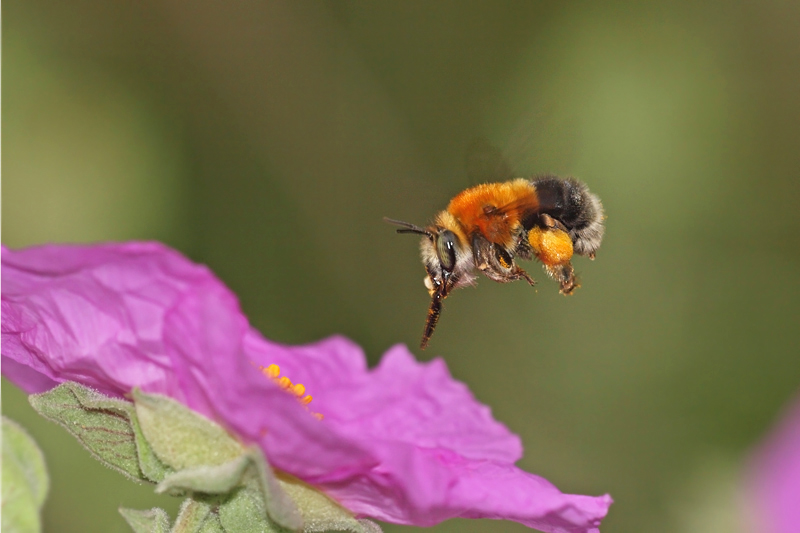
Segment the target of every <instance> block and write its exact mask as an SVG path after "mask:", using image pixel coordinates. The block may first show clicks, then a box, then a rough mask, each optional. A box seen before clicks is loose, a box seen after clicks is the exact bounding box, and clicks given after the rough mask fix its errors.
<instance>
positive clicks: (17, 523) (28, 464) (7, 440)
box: [2, 417, 49, 533]
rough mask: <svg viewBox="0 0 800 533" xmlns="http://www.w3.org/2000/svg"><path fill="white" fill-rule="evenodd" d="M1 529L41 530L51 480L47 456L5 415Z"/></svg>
mask: <svg viewBox="0 0 800 533" xmlns="http://www.w3.org/2000/svg"><path fill="white" fill-rule="evenodd" d="M2 426H3V475H2V481H3V489H2V491H3V513H2V530H3V531H6V532H9V533H27V532H36V531H41V529H42V524H41V519H40V517H39V511H41V508H42V505H43V504H44V500H45V498H46V497H47V489H48V486H49V480H48V477H47V468H46V466H45V463H44V455H43V454H42V452H41V450H40V449H39V447H38V446H37V445H36V441H34V440H33V439H32V438H31V436H30V435H28V434H27V433H26V432H25V430H24V429H22V427H21V426H20V425H19V424H17V423H16V422H13V421H11V420H9V419H7V418H6V417H3V423H2Z"/></svg>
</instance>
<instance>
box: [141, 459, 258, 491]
mask: <svg viewBox="0 0 800 533" xmlns="http://www.w3.org/2000/svg"><path fill="white" fill-rule="evenodd" d="M248 467H250V457H248V456H247V455H246V454H242V455H240V456H239V457H236V458H235V459H232V460H230V461H228V462H227V463H223V464H221V465H217V466H197V467H194V468H185V469H183V470H178V471H177V472H175V473H173V474H170V475H168V476H167V477H165V478H164V480H163V481H162V482H161V483H159V484H158V486H157V487H156V492H158V493H164V492H170V493H172V492H175V491H176V490H177V491H181V490H183V491H192V492H204V493H206V494H225V493H226V492H230V491H231V490H232V489H233V488H234V487H236V486H238V485H240V484H241V481H242V476H243V475H244V472H245V470H247V468H248Z"/></svg>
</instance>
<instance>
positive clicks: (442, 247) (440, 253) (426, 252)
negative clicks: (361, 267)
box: [384, 211, 475, 349]
mask: <svg viewBox="0 0 800 533" xmlns="http://www.w3.org/2000/svg"><path fill="white" fill-rule="evenodd" d="M384 220H386V221H387V222H389V223H391V224H395V225H398V226H401V228H400V229H398V230H397V233H416V234H419V235H422V241H421V242H420V252H421V254H422V263H423V264H424V265H425V271H426V272H427V273H428V275H427V276H425V280H424V283H425V288H426V289H428V294H430V296H431V305H430V308H429V310H428V319H427V321H426V323H425V332H424V334H423V337H422V344H421V347H422V348H423V349H424V348H425V347H426V346H427V344H428V339H429V338H430V336H431V334H433V329H434V328H435V327H436V323H437V321H438V320H439V313H440V312H441V308H442V302H443V301H444V299H445V298H446V297H447V295H448V294H450V291H451V290H453V289H455V288H458V287H462V286H464V285H468V284H470V283H471V282H472V281H473V280H474V279H475V276H474V274H473V270H474V261H473V258H472V252H471V250H470V248H469V245H468V242H467V241H466V238H465V237H464V235H463V232H462V231H461V229H460V227H459V226H458V223H457V222H456V220H455V219H454V218H453V217H452V215H450V214H449V213H448V212H447V211H443V212H442V213H440V214H439V216H438V217H437V220H436V224H434V225H432V226H428V227H426V228H421V227H419V226H416V225H414V224H410V223H408V222H400V221H399V220H391V219H388V218H387V219H384Z"/></svg>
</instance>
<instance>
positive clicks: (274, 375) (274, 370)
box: [253, 364, 323, 420]
mask: <svg viewBox="0 0 800 533" xmlns="http://www.w3.org/2000/svg"><path fill="white" fill-rule="evenodd" d="M253 366H255V365H253ZM258 370H259V371H261V373H262V374H264V375H265V376H266V377H268V378H270V379H271V380H272V381H274V382H275V383H277V384H278V385H280V386H281V388H283V389H285V390H286V392H290V393H292V394H293V395H294V396H296V397H297V400H298V401H299V402H300V403H301V404H302V405H303V406H307V405H308V404H310V403H311V400H312V399H313V398H312V397H311V395H310V394H306V387H305V385H303V384H302V383H292V380H291V379H289V378H288V377H286V376H283V377H281V367H279V366H278V365H276V364H271V365H269V366H267V367H264V366H259V367H258ZM304 395H305V396H304ZM311 414H312V415H314V418H316V419H317V420H322V418H323V416H322V415H321V414H319V413H314V412H312V413H311Z"/></svg>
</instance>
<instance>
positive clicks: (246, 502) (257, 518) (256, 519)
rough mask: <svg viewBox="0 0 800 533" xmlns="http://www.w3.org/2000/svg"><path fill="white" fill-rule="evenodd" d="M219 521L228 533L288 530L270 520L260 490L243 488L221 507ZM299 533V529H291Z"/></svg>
mask: <svg viewBox="0 0 800 533" xmlns="http://www.w3.org/2000/svg"><path fill="white" fill-rule="evenodd" d="M219 521H220V523H221V524H222V527H223V529H224V530H225V532H226V533H248V532H249V531H263V532H264V533H273V532H281V533H282V532H284V531H286V529H284V528H281V527H280V526H278V525H277V524H276V523H275V522H274V521H273V520H270V518H269V515H268V514H267V510H266V508H265V507H264V498H263V496H262V495H261V493H260V492H259V491H258V489H256V488H253V487H241V488H239V489H237V490H236V491H235V492H234V493H233V494H231V495H230V497H229V498H228V499H227V500H226V501H225V502H224V503H222V504H221V505H220V506H219ZM291 530H292V531H298V529H291Z"/></svg>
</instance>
